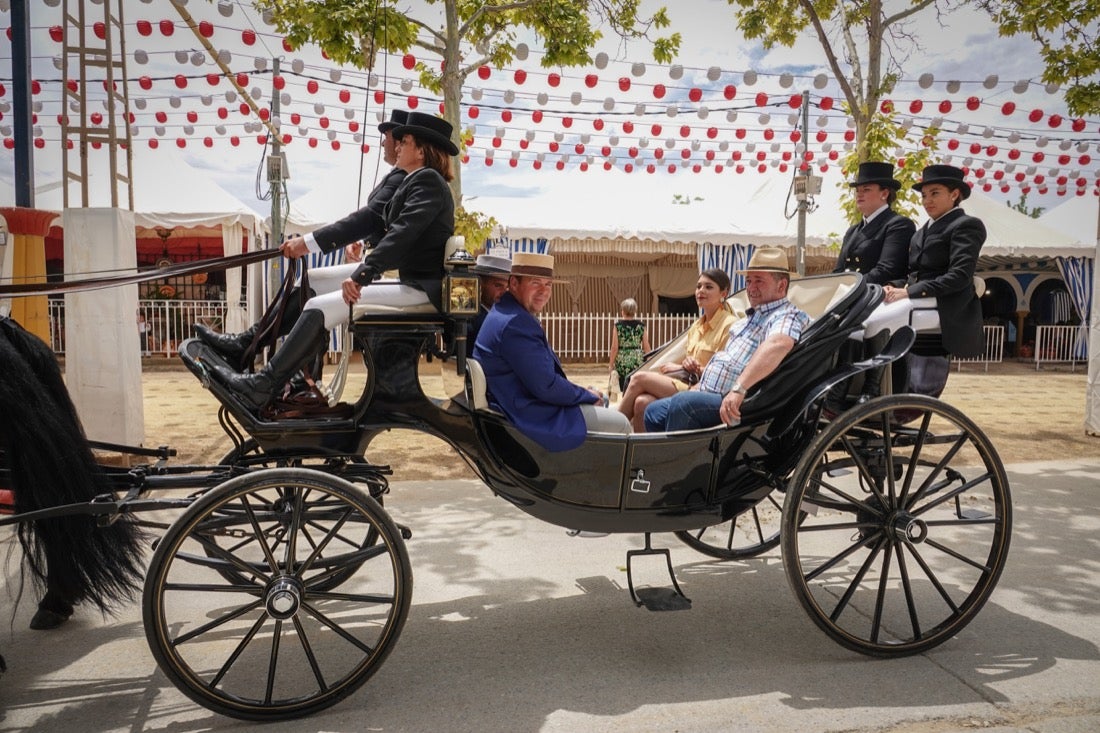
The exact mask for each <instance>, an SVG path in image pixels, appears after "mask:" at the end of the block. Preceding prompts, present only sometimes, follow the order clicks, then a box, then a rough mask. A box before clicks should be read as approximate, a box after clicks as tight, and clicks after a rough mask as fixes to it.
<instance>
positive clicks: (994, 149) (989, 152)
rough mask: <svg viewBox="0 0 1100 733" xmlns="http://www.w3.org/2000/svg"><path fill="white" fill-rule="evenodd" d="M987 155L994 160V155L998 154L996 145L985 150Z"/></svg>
mask: <svg viewBox="0 0 1100 733" xmlns="http://www.w3.org/2000/svg"><path fill="white" fill-rule="evenodd" d="M985 154H986V155H988V156H989V157H990V158H992V157H993V156H994V155H996V154H997V146H996V145H990V146H989V147H987V148H986V149H985Z"/></svg>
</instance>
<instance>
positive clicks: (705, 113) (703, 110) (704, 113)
mask: <svg viewBox="0 0 1100 733" xmlns="http://www.w3.org/2000/svg"><path fill="white" fill-rule="evenodd" d="M695 115H696V116H697V117H698V118H699V119H701V120H705V119H706V118H707V117H709V116H710V110H709V109H707V106H706V105H703V106H702V107H700V108H699V109H697V110H695Z"/></svg>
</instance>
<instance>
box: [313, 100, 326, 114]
mask: <svg viewBox="0 0 1100 733" xmlns="http://www.w3.org/2000/svg"><path fill="white" fill-rule="evenodd" d="M313 111H314V113H315V114H316V115H317V116H318V117H320V116H321V115H323V114H324V113H325V105H323V104H321V103H320V102H317V103H315V104H314V105H313Z"/></svg>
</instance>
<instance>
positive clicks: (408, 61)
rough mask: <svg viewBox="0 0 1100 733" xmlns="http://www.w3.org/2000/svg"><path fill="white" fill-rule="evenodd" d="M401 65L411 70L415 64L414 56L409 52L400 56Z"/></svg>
mask: <svg viewBox="0 0 1100 733" xmlns="http://www.w3.org/2000/svg"><path fill="white" fill-rule="evenodd" d="M401 65H402V66H404V67H405V68H406V69H409V70H412V69H413V68H414V67H415V66H416V57H415V56H413V55H412V54H411V53H407V54H405V55H404V56H402V57H401Z"/></svg>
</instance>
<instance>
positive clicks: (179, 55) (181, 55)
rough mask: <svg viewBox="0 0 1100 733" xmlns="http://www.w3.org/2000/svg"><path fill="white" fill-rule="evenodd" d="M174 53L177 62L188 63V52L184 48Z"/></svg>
mask: <svg viewBox="0 0 1100 733" xmlns="http://www.w3.org/2000/svg"><path fill="white" fill-rule="evenodd" d="M174 55H175V57H176V63H177V64H186V63H187V58H188V53H187V52H186V51H184V50H183V49H180V50H178V51H176V53H175V54H174Z"/></svg>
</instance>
